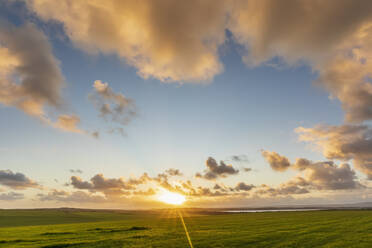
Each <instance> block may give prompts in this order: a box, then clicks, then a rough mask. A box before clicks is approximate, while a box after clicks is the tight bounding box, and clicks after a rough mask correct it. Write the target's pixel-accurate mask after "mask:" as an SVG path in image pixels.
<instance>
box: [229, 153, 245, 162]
mask: <svg viewBox="0 0 372 248" xmlns="http://www.w3.org/2000/svg"><path fill="white" fill-rule="evenodd" d="M231 160H232V161H234V162H245V163H248V162H249V160H248V157H247V155H244V154H242V155H233V156H231Z"/></svg>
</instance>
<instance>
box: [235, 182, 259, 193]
mask: <svg viewBox="0 0 372 248" xmlns="http://www.w3.org/2000/svg"><path fill="white" fill-rule="evenodd" d="M254 187H255V186H254V185H253V184H246V183H244V182H240V183H238V184H237V185H236V186H235V188H234V189H235V190H237V191H250V190H251V189H253V188H254Z"/></svg>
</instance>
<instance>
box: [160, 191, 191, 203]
mask: <svg viewBox="0 0 372 248" xmlns="http://www.w3.org/2000/svg"><path fill="white" fill-rule="evenodd" d="M158 199H159V201H162V202H165V203H168V204H172V205H181V204H182V203H184V202H185V200H186V198H185V196H183V195H181V194H177V193H172V192H169V191H165V192H163V193H162V194H161V195H159V197H158Z"/></svg>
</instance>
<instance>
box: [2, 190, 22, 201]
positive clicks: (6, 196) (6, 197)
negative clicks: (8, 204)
mask: <svg viewBox="0 0 372 248" xmlns="http://www.w3.org/2000/svg"><path fill="white" fill-rule="evenodd" d="M24 198H25V197H24V194H20V193H15V192H9V193H2V194H0V201H16V200H22V199H24Z"/></svg>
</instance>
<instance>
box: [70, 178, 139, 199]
mask: <svg viewBox="0 0 372 248" xmlns="http://www.w3.org/2000/svg"><path fill="white" fill-rule="evenodd" d="M71 185H72V186H73V187H74V188H76V189H86V190H90V191H93V192H96V191H98V192H104V193H105V194H108V195H111V194H125V190H130V189H134V187H133V186H132V185H131V184H130V183H127V182H125V181H124V179H122V178H105V177H104V176H103V175H102V174H97V175H95V176H94V177H92V178H91V179H90V181H83V180H82V179H81V178H80V177H77V176H72V177H71Z"/></svg>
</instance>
